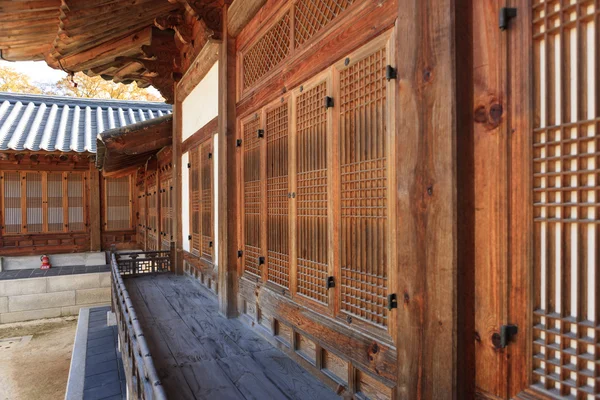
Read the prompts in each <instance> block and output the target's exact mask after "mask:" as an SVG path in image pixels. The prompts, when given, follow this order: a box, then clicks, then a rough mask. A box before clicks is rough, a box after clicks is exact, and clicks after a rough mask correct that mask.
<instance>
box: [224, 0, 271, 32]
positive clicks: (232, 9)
mask: <svg viewBox="0 0 600 400" xmlns="http://www.w3.org/2000/svg"><path fill="white" fill-rule="evenodd" d="M266 2H267V0H235V1H234V2H233V3H231V6H229V11H228V13H227V29H228V31H229V34H230V35H231V36H233V37H236V36H237V35H239V33H240V32H241V31H242V29H244V27H245V26H246V25H247V24H248V22H250V21H251V20H252V18H254V16H255V15H256V13H257V12H258V10H260V8H261V7H262V6H263V5H264V4H265V3H266Z"/></svg>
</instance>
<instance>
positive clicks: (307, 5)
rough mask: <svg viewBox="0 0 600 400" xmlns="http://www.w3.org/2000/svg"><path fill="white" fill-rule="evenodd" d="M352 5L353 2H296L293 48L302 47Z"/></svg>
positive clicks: (306, 0)
mask: <svg viewBox="0 0 600 400" xmlns="http://www.w3.org/2000/svg"><path fill="white" fill-rule="evenodd" d="M352 3H353V0H299V1H298V2H296V4H295V6H294V42H295V47H296V48H297V47H299V46H301V45H303V44H304V43H305V42H306V41H308V40H309V39H310V38H312V37H313V36H314V35H315V34H316V33H317V32H319V31H320V30H321V29H322V28H324V27H325V26H327V24H329V23H330V22H331V21H333V20H334V19H335V18H336V17H337V16H338V15H340V14H341V13H342V12H343V11H344V10H345V9H347V8H348V7H349V6H350V5H351V4H352Z"/></svg>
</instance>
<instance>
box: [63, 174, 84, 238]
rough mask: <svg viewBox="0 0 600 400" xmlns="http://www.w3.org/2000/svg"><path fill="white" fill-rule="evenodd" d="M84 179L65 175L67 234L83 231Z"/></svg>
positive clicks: (79, 176) (80, 176)
mask: <svg viewBox="0 0 600 400" xmlns="http://www.w3.org/2000/svg"><path fill="white" fill-rule="evenodd" d="M83 207H84V179H83V175H82V174H76V173H69V174H67V210H68V212H69V223H68V226H67V228H68V231H69V232H78V231H82V230H84V229H85V219H84V218H85V216H84V208H83Z"/></svg>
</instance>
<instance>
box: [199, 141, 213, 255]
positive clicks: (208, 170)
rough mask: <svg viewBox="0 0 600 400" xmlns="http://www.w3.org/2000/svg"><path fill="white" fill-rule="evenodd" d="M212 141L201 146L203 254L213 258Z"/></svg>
mask: <svg viewBox="0 0 600 400" xmlns="http://www.w3.org/2000/svg"><path fill="white" fill-rule="evenodd" d="M212 163H213V160H212V141H210V140H209V141H208V142H206V143H204V144H203V145H202V146H201V148H200V169H201V171H200V177H201V178H200V179H201V186H200V189H201V190H202V224H201V226H202V228H201V229H202V256H203V257H204V258H207V259H209V260H212V258H213V248H214V247H213V221H212V215H213V213H212V210H213V201H212V172H213V169H212Z"/></svg>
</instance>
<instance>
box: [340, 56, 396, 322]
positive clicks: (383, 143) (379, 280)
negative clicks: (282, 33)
mask: <svg viewBox="0 0 600 400" xmlns="http://www.w3.org/2000/svg"><path fill="white" fill-rule="evenodd" d="M386 51H387V49H386V48H385V47H383V48H380V49H378V50H376V51H374V52H372V53H371V54H369V55H368V56H366V57H364V58H362V59H360V60H357V61H355V62H354V63H351V64H350V65H348V66H347V67H345V68H343V69H342V70H341V71H340V84H339V87H340V89H339V90H340V93H339V99H340V106H339V112H340V115H339V133H340V143H341V148H340V168H341V231H340V237H341V260H340V263H341V264H340V277H341V281H340V304H341V310H342V311H343V312H344V313H347V314H351V315H353V316H355V317H358V318H360V319H362V320H365V321H368V322H371V323H373V324H376V325H379V326H382V327H385V326H387V314H388V310H387V308H386V306H387V293H388V268H389V265H388V254H387V251H386V249H387V243H388V234H387V231H388V215H387V187H388V179H387V152H388V141H387V134H388V132H387V127H386V117H387V113H388V112H389V111H388V109H387V102H386V89H387V80H386V77H385V70H386V65H387V64H386Z"/></svg>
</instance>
